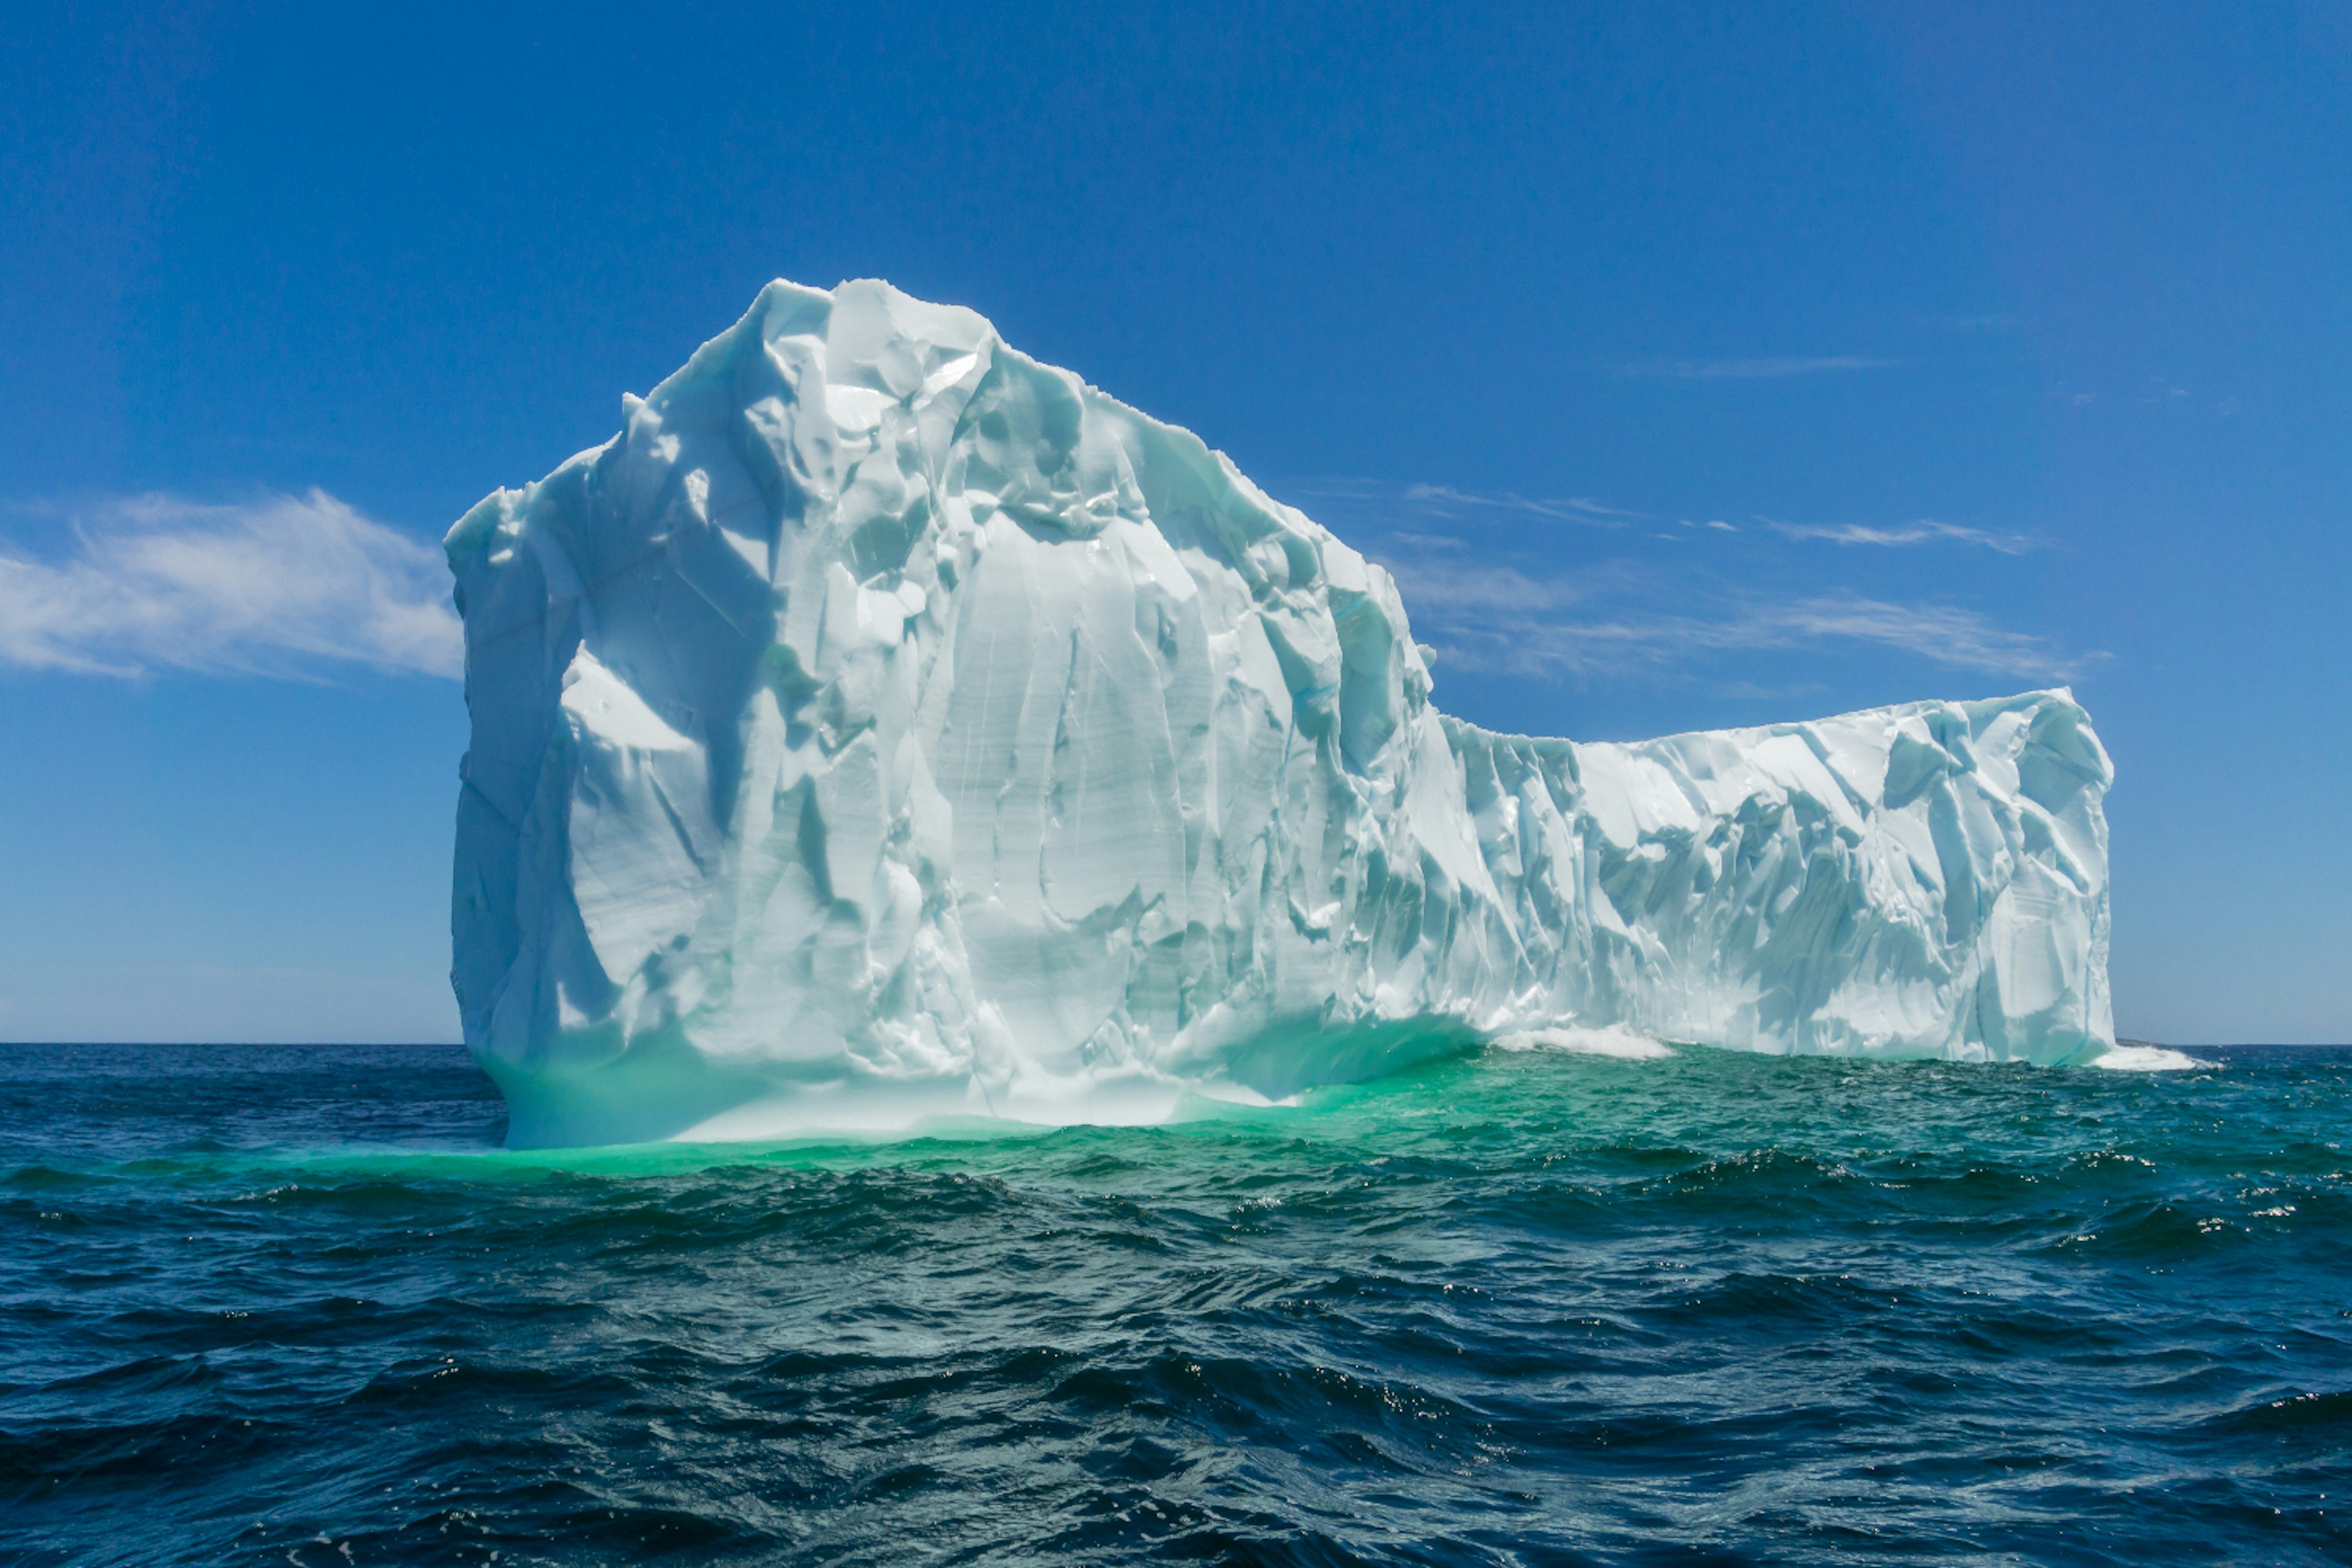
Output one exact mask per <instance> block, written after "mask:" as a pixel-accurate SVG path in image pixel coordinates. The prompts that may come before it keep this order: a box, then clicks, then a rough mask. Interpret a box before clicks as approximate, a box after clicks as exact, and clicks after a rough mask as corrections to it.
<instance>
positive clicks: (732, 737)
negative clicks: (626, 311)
mask: <svg viewBox="0 0 2352 1568" xmlns="http://www.w3.org/2000/svg"><path fill="white" fill-rule="evenodd" d="M623 409H624V427H623V429H622V430H621V432H620V433H619V434H618V435H617V436H615V437H614V438H613V439H612V440H610V441H608V442H607V443H605V444H604V446H602V447H595V448H593V449H592V450H590V451H586V452H583V453H581V454H580V455H579V456H577V457H575V458H572V459H571V460H570V461H569V462H567V463H565V464H563V465H562V467H561V468H557V469H556V470H555V471H554V472H553V473H551V474H550V475H549V476H548V477H547V478H545V479H541V480H540V481H539V482H538V483H536V484H532V485H529V486H526V487H525V488H523V489H519V490H518V489H501V490H499V491H498V492H496V493H495V494H493V495H491V496H489V497H488V499H486V500H483V501H482V502H481V503H480V504H479V505H478V506H476V507H475V508H474V509H473V510H471V511H469V512H467V514H466V516H465V517H464V518H463V519H461V520H460V521H458V522H457V525H456V526H455V527H454V528H453V529H452V530H451V531H450V532H449V535H448V541H447V550H448V558H449V563H450V566H451V569H452V571H453V572H454V574H455V575H456V578H457V603H458V607H459V609H460V611H461V613H462V614H463V616H464V617H465V624H466V700H467V707H468V710H469V711H470V714H471V719H472V738H471V742H470V745H469V748H468V750H467V753H466V757H465V761H464V763H463V767H462V770H461V773H462V779H463V784H462V788H461V791H460V795H459V800H458V807H457V854H456V877H455V889H454V899H453V913H452V925H453V935H454V942H455V964H454V970H453V974H452V981H453V984H454V985H455V988H456V991H457V1001H458V1005H459V1008H460V1011H461V1014H462V1016H463V1020H464V1027H465V1036H466V1040H467V1045H468V1046H469V1047H471V1048H472V1050H473V1051H474V1053H475V1055H476V1056H477V1057H478V1059H479V1060H480V1061H481V1062H482V1064H483V1065H484V1067H485V1068H488V1071H489V1072H490V1074H491V1075H492V1076H493V1077H494V1078H495V1079H497V1081H498V1082H499V1086H500V1088H501V1089H503V1091H504V1092H505V1094H506V1096H507V1099H508V1100H509V1105H510V1108H511V1121H510V1131H509V1141H510V1142H513V1143H515V1144H517V1145H550V1144H576V1143H592V1142H625V1141H638V1140H649V1139H656V1138H667V1137H678V1136H688V1137H698V1138H726V1137H751V1136H771V1135H783V1134H788V1133H796V1132H813V1131H844V1130H851V1129H876V1130H887V1129H902V1128H906V1127H908V1126H910V1125H913V1124H915V1123H917V1122H919V1121H922V1120H924V1119H927V1118H934V1117H940V1116H950V1117H952V1116H966V1115H979V1116H987V1117H996V1118H1013V1119H1021V1120H1028V1121H1060V1122H1066V1121H1136V1120H1150V1119H1158V1118H1161V1117H1165V1116H1167V1115H1169V1114H1170V1113H1171V1110H1173V1109H1174V1108H1175V1107H1176V1106H1177V1104H1178V1102H1179V1100H1180V1099H1181V1097H1183V1096H1184V1095H1186V1094H1201V1095H1206V1096H1209V1097H1212V1098H1224V1099H1232V1100H1254V1101H1278V1100H1284V1099H1286V1098H1287V1097H1290V1096H1294V1095H1297V1093H1299V1092H1300V1091H1302V1090H1305V1089H1310V1088H1314V1087H1316V1086H1318V1085H1327V1084H1333V1083H1339V1082H1345V1081H1349V1080H1353V1079H1362V1078H1366V1077H1369V1076H1371V1075H1374V1074H1378V1073H1381V1072H1383V1071H1387V1070H1390V1069H1391V1068H1395V1067H1398V1066H1400V1065H1402V1064H1405V1063H1409V1062H1412V1061H1414V1060H1416V1059H1421V1058H1427V1057H1430V1056H1432V1055H1434V1054H1438V1053H1443V1052H1448V1051H1456V1050H1461V1049H1465V1048H1468V1047H1472V1046H1474V1045H1475V1044H1477V1043H1479V1042H1482V1041H1488V1040H1496V1039H1501V1038H1503V1037H1506V1036H1509V1037H1514V1038H1524V1039H1536V1040H1541V1039H1543V1038H1546V1037H1548V1036H1547V1034H1546V1032H1547V1031H1551V1032H1553V1035H1554V1036H1557V1037H1562V1038H1566V1037H1570V1036H1573V1037H1575V1038H1579V1039H1590V1038H1600V1037H1607V1038H1611V1039H1623V1038H1633V1039H1637V1040H1649V1041H1675V1042H1699V1043H1706V1044H1710V1045H1716V1046H1722V1047H1737V1048H1740V1049H1747V1050H1757V1051H1769V1052H1822V1053H1834V1054H1841V1055H1850V1056H1866V1057H1942V1058H1963V1059H1971V1060H2006V1059H2019V1060H2026V1061H2034V1062H2058V1061H2066V1060H2078V1059H2079V1060H2087V1059H2090V1058H2095V1057H2096V1056H2098V1055H2099V1054H2101V1053H2102V1052H2103V1051H2105V1050H2106V1049H2107V1048H2109V1047H2111V1046H2112V1044H2113V1038H2114V1027H2113V1024H2112V1021H2111V1017H2110V1008H2109V1004H2108V995H2107V938H2108V916H2107V891H2106V824H2105V816H2104V815H2103V810H2102V800H2103V796H2104V794H2105V789H2106V786H2107V784H2108V783H2109V781H2110V779H2111V777H2112V772H2111V769H2110V766H2109V763H2108V761H2107V757H2106V754H2105V751H2104V750H2103V749H2102V748H2101V746H2100V744H2099V742H2098V739H2097V738H2096V736H2095V734H2094V732H2093V731H2092V729H2091V726H2090V723H2089V721H2088V720H2087V718H2086V717H2085V715H2084V712H2083V710H2082V709H2080V708H2079V707H2077V706H2076V705H2075V703H2074V700H2072V698H2071V696H2070V695H2069V694H2068V693H2067V692H2065V691H2063V690H2055V691H2040V692H2032V693H2029V694H2026V695H2023V696H2017V697H2009V698H2002V699H1999V700H1990V701H1975V702H1919V703H1913V704H1910V705H1908V706H1904V707H1898V708H1888V709H1882V710H1873V711H1869V712H1862V713H1850V714H1846V715H1843V716H1842V717H1838V718H1833V719H1826V720H1822V721H1816V722H1811V723H1791V724H1779V725H1772V726H1769V727H1765V728H1759V729H1750V730H1735V731H1722V732H1717V733H1707V734H1689V735H1678V736H1675V737H1672V738H1669V739H1665V740H1659V741H1651V742H1644V743H1642V744H1633V745H1619V744H1577V743H1573V742H1569V741H1565V740H1538V739H1531V738H1528V737H1526V736H1519V735H1504V734H1495V733H1490V732H1488V731H1485V730H1481V729H1479V728H1477V727H1475V726H1474V725H1470V724H1466V723H1464V722H1462V721H1458V720H1455V719H1452V718H1448V717H1447V716H1445V715H1444V714H1443V713H1442V712H1440V711H1439V710H1438V709H1437V708H1436V707H1435V706H1433V704H1432V701H1431V674H1430V671H1431V664H1432V658H1433V656H1432V655H1431V653H1430V652H1429V650H1427V649H1426V648H1423V647H1420V646H1418V645H1416V644H1415V642H1414V641H1413V639H1412V634H1411V631H1410V629H1409V627H1408V625H1407V621H1406V617H1405V608H1404V605H1403V603H1402V600H1401V598H1400V597H1399V595H1398V590H1397V584H1396V583H1395V582H1394V581H1393V580H1392V579H1391V576H1390V574H1388V573H1387V572H1386V571H1384V570H1383V569H1382V568H1381V567H1380V566H1379V565H1377V564H1375V563H1371V562H1369V561H1367V560H1366V559H1365V558H1364V557H1363V556H1362V555H1360V554H1359V553H1358V552H1356V551H1354V550H1352V549H1350V548H1349V546H1348V545H1347V544H1345V543H1343V542H1340V541H1339V539H1338V538H1336V537H1334V536H1333V535H1332V534H1331V533H1330V532H1329V531H1327V530H1325V529H1324V528H1322V527H1320V526H1319V525H1318V524H1317V523H1315V522H1314V521H1311V520H1310V519H1308V518H1307V517H1306V516H1305V515H1303V514H1302V513H1300V512H1299V511H1297V510H1295V509H1293V508H1291V507H1288V506H1286V505H1283V504H1282V503H1280V502H1278V501H1276V500H1273V499H1271V498H1270V497H1268V496H1267V495H1265V493H1264V492H1263V491H1261V490H1260V489H1258V488H1257V487H1256V486H1255V485H1254V484H1252V483H1251V482H1250V480H1249V479H1247V478H1245V477H1244V475H1243V474H1242V473H1241V472H1240V471H1239V470H1238V469H1236V468H1234V465H1233V463H1232V462H1230V461H1229V460H1228V459H1227V458H1225V457H1224V456H1223V454H1222V453H1219V452H1216V451H1213V450H1212V449H1211V448H1210V447H1207V446H1206V445H1204V444H1203V443H1202V441H1201V440H1200V439H1199V438H1198V437H1195V436H1193V435H1192V434H1191V433H1190V432H1189V431H1185V430H1182V429H1179V428H1176V427H1174V426H1168V425H1163V424H1160V423H1159V422H1158V421H1156V420H1153V419H1150V418H1149V417H1147V416H1144V415H1142V414H1140V413H1138V412H1137V411H1136V410H1134V409H1132V408H1129V407H1127V406H1126V405H1123V404H1121V403H1119V402H1118V401H1117V400H1115V399H1113V398H1111V397H1109V396H1108V395H1104V394H1103V393H1101V392H1099V391H1097V390H1096V389H1095V388H1094V387H1091V386H1088V385H1087V384H1084V383H1083V382H1081V381H1080V380H1079V379H1078V378H1077V377H1076V376H1075V375H1073V374H1070V373H1068V372H1066V371H1063V370H1057V369H1055V368H1053V367H1052V366H1049V365H1045V364H1042V363H1038V362H1037V361H1035V360H1033V359H1031V358H1029V357H1027V356H1026V355H1024V354H1022V353H1018V352H1017V351H1015V350H1013V349H1012V348H1010V347H1008V346H1007V345H1006V344H1005V343H1004V342H1003V341H1002V340H1001V339H1000V338H999V337H998V336H997V334H996V332H995V331H994V329H993V328H992V327H991V326H990V325H989V323H988V322H987V321H985V320H984V319H982V317H981V316H979V315H977V314H974V313H973V312H972V311H970V310H961V309H958V308H954V307H950V306H942V305H935V304H928V303H924V302H922V301H920V300H915V299H912V298H910V297H909V296H908V295H906V294H903V293H901V292H899V291H898V290H897V289H892V288H890V287H888V286H887V284H883V283H878V282H852V283H845V284H843V285H841V286H840V287H839V288H837V289H833V290H832V291H830V292H825V291H822V290H818V289H807V288H803V287H799V286H796V285H793V284H791V283H787V282H782V281H778V282H775V283H772V284H770V285H769V286H768V287H767V288H766V289H764V290H763V291H762V292H761V295H760V297H759V299H758V300H757V302H756V303H754V304H753V306H752V307H751V310H750V312H749V313H748V314H746V315H745V316H744V317H743V319H742V320H741V321H738V322H737V323H736V324H735V325H734V326H733V327H732V328H730V330H728V331H725V332H724V333H722V334H720V335H719V336H718V337H716V338H714V339H712V340H711V341H710V342H708V343H705V344H704V345H703V346H702V347H701V348H700V349H699V350H698V351H697V352H696V353H695V354H694V355H693V357H692V358H691V359H690V360H688V363H687V364H686V366H685V367H684V368H683V369H681V370H679V371H678V372H677V374H674V375H672V376H671V377H669V379H667V381H665V382H663V383H662V384H660V385H659V386H658V387H657V388H656V389H655V390H654V392H653V393H652V395H649V396H647V397H646V398H644V399H642V400H640V399H637V398H635V397H629V398H625V399H624V402H623ZM1560 1031H1568V1032H1570V1033H1569V1034H1568V1035H1560V1034H1559V1032H1560ZM1633 1054H1637V1055H1638V1054H1640V1053H1639V1052H1638V1050H1636V1051H1634V1052H1633Z"/></svg>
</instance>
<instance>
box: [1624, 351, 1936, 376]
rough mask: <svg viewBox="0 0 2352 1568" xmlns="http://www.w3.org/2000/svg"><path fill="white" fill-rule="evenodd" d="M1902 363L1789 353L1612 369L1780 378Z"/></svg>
mask: <svg viewBox="0 0 2352 1568" xmlns="http://www.w3.org/2000/svg"><path fill="white" fill-rule="evenodd" d="M1900 363H1903V362H1902V361H1900V360H1895V359H1885V358H1881V357H1880V356H1878V355H1876V354H1791V355H1785V356H1780V357H1773V358H1762V359H1661V360H1637V361H1633V362H1631V363H1624V364H1620V365H1616V366H1613V367H1612V368H1613V369H1614V370H1615V371H1616V372H1617V374H1620V375H1629V376H1638V377H1644V378H1649V379H1655V380H1662V381H1783V380H1786V379H1787V378H1789V377H1790V376H1796V375H1832V374H1838V373H1839V372H1842V371H1856V370H1885V369H1886V368H1888V367H1889V366H1891V365H1897V364H1900Z"/></svg>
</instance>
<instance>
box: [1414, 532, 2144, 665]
mask: <svg viewBox="0 0 2352 1568" xmlns="http://www.w3.org/2000/svg"><path fill="white" fill-rule="evenodd" d="M1391 569H1392V570H1401V572H1402V581H1403V582H1404V584H1406V585H1407V589H1408V591H1407V595H1406V606H1405V607H1406V609H1407V611H1408V612H1409V613H1411V614H1412V616H1413V621H1414V625H1415V627H1416V628H1417V630H1418V631H1419V632H1420V633H1421V634H1422V635H1425V636H1426V637H1428V638H1429V640H1431V641H1432V642H1433V643H1435V644H1436V646H1437V647H1438V648H1439V650H1440V652H1441V653H1442V655H1443V656H1444V660H1445V662H1446V663H1448V664H1451V665H1453V666H1454V667H1455V668H1471V669H1482V670H1488V671H1495V672H1502V673H1511V674H1518V675H1527V676H1534V677H1538V678H1547V679H1549V678H1557V677H1561V676H1570V677H1575V678H1579V679H1582V678H1588V677H1599V676H1626V675H1638V674H1649V675H1658V674H1664V673H1668V672H1671V671H1673V670H1675V669H1676V668H1679V667H1684V666H1687V665H1689V664H1691V663H1692V662H1693V661H1694V660H1696V659H1701V658H1708V657H1713V656H1718V655H1724V654H1738V653H1757V652H1786V651H1794V650H1802V649H1806V648H1826V647H1833V646H1835V645H1839V644H1845V645H1856V644H1858V645H1862V646H1865V647H1884V648H1890V649H1895V650H1897V651H1900V652H1903V653H1907V654H1912V655H1916V656H1917V657H1920V658H1927V659H1931V660H1933V661H1935V662H1937V663H1938V664H1944V665H1948V666H1950V667H1952V668H1960V669H1974V670H1981V671H1985V672H1987V673H1990V674H1995V675H2000V676H2006V677H2012V678H2017V679H2028V680H2047V679H2065V678H2066V677H2068V676H2070V675H2071V674H2073V673H2074V672H2075V671H2076V670H2077V669H2079V668H2081V667H2082V665H2084V664H2085V663H2088V662H2091V661H2093V660H2095V659H2097V658H2101V657H2104V656H2101V655H2097V654H2090V655H2083V656H2071V655H2069V654H2068V653H2066V652H2065V651H2064V650H2063V649H2061V648H2059V647H2056V646H2055V645H2053V643H2051V642H2050V641H2049V639H2047V638H2045V637H2037V636H2034V635H2032V634H2031V633H2026V632H2020V631H2014V630H2011V629H2010V628H2008V627H2005V626H2001V625H2000V624H1999V623H1998V622H1995V621H1993V620H1991V619H1990V618H1989V617H1987V616H1983V615H1980V614H1979V613H1978V612H1976V611H1974V610H1971V609H1969V608H1966V607H1965V606H1962V605H1950V604H1939V603H1935V602H1926V603H1896V602H1895V601H1892V600H1888V599H1884V598H1878V597H1874V596H1872V595H1865V594H1857V593H1852V592H1847V591H1842V590H1840V591H1829V592H1822V593H1818V594H1811V595H1801V596H1797V597H1792V598H1787V599H1769V598H1764V597H1761V596H1759V595H1755V594H1753V593H1752V592H1748V591H1746V590H1742V589H1738V588H1729V589H1727V588H1723V587H1720V586H1715V585H1708V584H1699V583H1695V582H1689V581H1683V582H1678V583H1675V584H1641V583H1638V582H1636V581H1633V580H1629V579H1626V578H1624V577H1622V576H1615V577H1612V576H1611V575H1609V574H1596V575H1595V576H1593V577H1591V578H1587V579H1580V580H1575V581H1571V580H1569V579H1565V578H1558V577H1545V576H1538V575H1534V574H1529V573H1527V572H1524V571H1521V570H1519V569H1518V568H1517V567H1513V566H1498V565H1472V564H1469V563H1461V562H1456V561H1430V560H1426V559H1423V558H1420V557H1419V556H1415V557H1414V558H1412V560H1410V561H1409V562H1392V563H1391ZM1645 587H1646V588H1648V589H1649V590H1651V591H1650V592H1648V593H1644V592H1643V590H1644V588H1645ZM1660 588H1670V589H1671V600H1672V607H1662V606H1660V605H1657V604H1655V603H1645V602H1644V600H1645V599H1654V598H1655V597H1656V596H1658V595H1657V593H1656V590H1658V589H1660Z"/></svg>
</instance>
